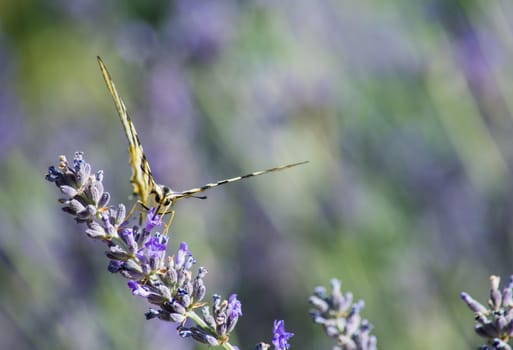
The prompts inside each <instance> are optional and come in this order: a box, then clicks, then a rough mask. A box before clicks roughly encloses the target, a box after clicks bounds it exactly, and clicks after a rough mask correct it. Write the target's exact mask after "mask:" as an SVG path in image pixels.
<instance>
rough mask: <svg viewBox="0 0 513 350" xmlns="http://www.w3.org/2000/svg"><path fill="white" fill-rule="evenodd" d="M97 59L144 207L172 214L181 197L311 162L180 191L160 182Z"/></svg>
mask: <svg viewBox="0 0 513 350" xmlns="http://www.w3.org/2000/svg"><path fill="white" fill-rule="evenodd" d="M97 59H98V64H99V65H100V71H101V73H102V75H103V78H104V80H105V83H106V84H107V88H108V89H109V92H110V94H111V96H112V99H113V100H114V105H115V107H116V111H117V112H118V116H119V118H120V120H121V124H122V126H123V129H124V131H125V134H126V137H127V139H128V154H129V157H130V158H129V164H130V167H131V169H132V174H131V176H130V183H131V184H132V186H133V193H134V195H135V196H137V197H139V203H141V205H142V206H144V207H145V208H146V209H149V208H156V209H155V210H156V211H155V213H156V214H159V215H164V214H167V213H169V212H170V210H171V208H172V207H173V206H174V205H175V203H176V202H177V201H179V200H180V199H182V198H189V197H195V198H206V197H197V196H196V195H197V194H198V193H201V192H204V191H206V190H208V189H210V188H214V187H217V186H220V185H224V184H227V183H231V182H235V181H239V180H242V179H246V178H249V177H253V176H259V175H263V174H267V173H270V172H274V171H279V170H283V169H287V168H291V167H294V166H297V165H301V164H305V163H308V161H304V162H299V163H293V164H287V165H282V166H278V167H274V168H270V169H267V170H262V171H256V172H253V173H249V174H246V175H242V176H237V177H233V178H229V179H224V180H220V181H217V182H213V183H208V184H206V185H203V186H201V187H196V188H192V189H189V190H186V191H181V192H176V191H173V190H172V189H171V188H169V187H168V186H164V185H160V184H158V183H157V182H156V181H155V179H154V177H153V174H152V172H151V169H150V164H149V163H148V159H147V158H146V155H145V154H144V150H143V147H142V144H141V141H140V140H139V136H138V135H137V131H136V130H135V126H134V123H133V122H132V120H131V118H130V116H129V115H128V112H127V109H126V107H125V104H124V102H123V100H122V99H121V97H119V94H118V92H117V90H116V86H115V85H114V81H113V80H112V78H111V76H110V74H109V71H108V70H107V67H106V66H105V64H104V63H103V61H102V60H101V58H100V57H98V58H97Z"/></svg>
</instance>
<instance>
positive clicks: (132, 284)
mask: <svg viewBox="0 0 513 350" xmlns="http://www.w3.org/2000/svg"><path fill="white" fill-rule="evenodd" d="M128 287H129V288H130V289H131V290H132V295H139V296H141V297H143V298H146V297H147V296H149V295H150V292H148V291H147V290H146V289H145V288H143V287H142V286H141V285H140V284H139V283H137V282H136V281H128Z"/></svg>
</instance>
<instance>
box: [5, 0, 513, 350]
mask: <svg viewBox="0 0 513 350" xmlns="http://www.w3.org/2000/svg"><path fill="white" fill-rule="evenodd" d="M97 55H100V56H102V58H103V60H104V61H105V63H106V64H107V66H108V67H109V69H110V71H111V74H112V75H113V78H114V80H115V82H116V84H117V87H118V90H119V92H120V94H121V95H122V96H123V98H124V100H125V102H126V104H127V107H128V109H129V111H130V113H131V115H132V118H133V120H134V123H135V125H136V127H137V129H138V132H139V135H140V137H141V140H142V142H143V144H144V146H145V151H146V153H147V156H148V158H149V160H150V163H151V166H152V169H153V172H154V174H155V176H156V178H157V180H158V181H159V182H161V183H164V184H166V185H169V186H171V187H172V188H174V189H176V190H183V189H186V188H190V187H195V186H197V185H202V184H204V183H206V182H210V181H213V180H218V179H222V178H225V177H231V176H236V175H240V174H243V173H246V172H249V171H253V170H258V169H263V168H267V167H271V166H275V165H278V164H282V163H287V162H294V161H300V160H305V159H307V160H310V164H308V165H306V166H301V167H298V168H294V169H290V170H286V171H284V172H281V173H275V174H271V175H265V176H263V177H259V178H255V179H251V180H248V181H245V182H241V183H237V184H231V185H227V186H223V187H219V188H217V189H215V190H212V191H210V192H209V193H208V197H209V198H208V199H207V200H205V201H200V200H194V199H190V200H187V201H182V202H180V203H179V204H178V205H177V207H176V209H177V214H176V218H175V222H174V225H173V229H172V232H171V238H172V241H171V246H170V249H173V250H174V249H176V247H177V245H178V244H179V242H180V241H182V240H185V241H186V242H187V243H188V244H189V247H190V249H191V250H192V251H193V253H194V254H195V257H196V258H197V260H198V265H203V266H206V267H207V268H208V269H209V274H208V276H207V279H206V283H207V287H208V291H207V294H208V295H209V296H211V295H212V294H214V293H220V294H222V295H223V296H225V297H226V296H228V295H229V294H231V293H234V292H235V293H238V296H239V299H241V300H242V302H243V311H244V316H243V317H242V318H241V320H240V323H239V326H238V332H237V337H236V338H233V340H234V343H236V344H239V345H240V347H241V349H252V346H253V344H255V343H257V342H258V341H262V340H266V341H269V340H270V337H271V328H272V321H273V320H274V319H284V320H285V322H286V328H287V329H288V330H290V331H292V332H295V333H296V336H295V337H294V338H292V340H291V343H292V349H297V350H301V349H330V348H331V340H330V339H328V338H327V337H325V336H324V335H323V333H322V331H321V329H319V328H318V327H316V326H314V325H313V324H311V322H310V319H309V316H308V309H309V306H308V303H307V299H308V296H309V295H310V294H311V292H312V290H313V288H314V287H315V286H317V285H321V284H322V285H328V283H329V280H330V278H332V277H337V278H340V279H341V280H342V281H343V288H344V290H347V289H349V290H351V291H352V292H353V293H354V294H355V297H356V298H363V299H364V300H365V302H366V308H365V310H364V311H363V315H364V317H366V318H368V319H369V320H370V322H371V323H373V324H374V326H375V329H374V334H375V335H376V336H377V337H378V344H379V348H381V349H395V350H401V349H437V348H446V349H469V348H474V347H475V346H477V345H479V344H480V340H479V339H478V338H477V336H475V335H473V330H472V327H473V321H472V314H471V312H470V311H469V310H468V309H467V308H466V306H465V305H464V304H463V303H462V302H461V301H460V300H459V293H460V291H462V290H465V291H467V292H469V293H470V294H471V295H473V296H474V297H475V298H477V299H479V300H481V301H483V302H484V301H486V299H487V295H488V290H489V284H488V276H489V275H490V274H499V275H501V276H502V277H503V280H505V279H506V278H507V276H508V275H509V274H511V273H513V267H512V258H511V256H512V255H511V249H512V233H513V232H512V229H513V221H512V216H511V214H512V212H513V187H512V182H513V181H512V180H513V173H512V171H513V65H512V62H513V3H512V2H511V1H507V0H502V1H499V0H490V1H471V0H467V1H463V0H460V1H446V0H425V1H400V0H394V1H386V2H383V1H379V0H363V1H346V0H339V1H335V0H332V1H330V0H319V1H305V0H282V1H267V0H254V1H236V0H224V1H222V0H219V1H204V0H197V1H193V0H181V1H166V0H152V1H144V0H130V1H121V0H119V1H114V0H109V1H100V0H56V1H42V0H24V1H16V2H15V1H8V0H0V167H1V171H0V223H1V235H0V281H1V282H0V348H2V349H8V348H16V349H111V350H115V349H193V348H198V349H199V348H201V349H203V348H205V346H196V347H195V345H194V344H193V343H192V342H191V341H189V340H183V339H180V338H179V337H178V336H177V335H176V334H175V326H173V325H172V324H170V323H164V322H159V321H157V320H152V321H145V320H144V315H143V314H144V312H145V311H146V309H147V307H148V305H146V304H145V302H144V300H143V299H142V298H137V297H133V296H132V295H131V294H130V290H129V289H128V288H127V286H126V281H125V280H123V279H122V278H120V277H118V276H113V275H111V274H110V273H109V272H107V269H106V266H107V260H106V259H105V257H104V255H103V251H104V248H103V246H102V245H100V244H99V243H97V242H90V241H89V240H88V239H87V238H86V236H85V235H84V234H83V228H82V227H79V226H78V225H76V224H74V222H73V221H72V219H71V218H70V217H69V216H67V215H65V214H64V213H62V212H61V211H60V209H59V205H58V203H57V198H58V191H57V189H56V188H55V186H53V185H52V184H49V183H46V182H45V181H44V179H43V175H44V174H45V171H46V169H47V167H48V166H49V165H51V164H55V163H56V162H57V157H58V156H59V155H60V154H66V155H67V156H68V158H71V157H72V155H73V152H74V151H76V150H81V151H84V152H85V156H86V159H87V160H88V161H89V162H90V163H92V165H93V168H94V169H103V170H104V171H105V181H104V182H105V185H106V188H107V190H108V191H110V192H111V194H112V197H113V202H114V203H118V202H124V203H127V204H129V203H130V199H129V194H130V192H131V186H130V184H129V182H128V178H129V174H130V170H129V167H128V158H127V154H126V146H127V142H126V138H125V136H124V134H123V131H122V129H121V126H120V123H119V120H118V117H117V116H116V114H115V111H114V107H113V104H112V101H111V98H110V96H109V95H108V92H107V89H106V87H105V84H104V82H103V80H102V77H101V75H100V72H99V70H98V66H97V63H96V56H97Z"/></svg>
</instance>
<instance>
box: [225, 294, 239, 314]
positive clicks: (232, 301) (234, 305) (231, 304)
mask: <svg viewBox="0 0 513 350" xmlns="http://www.w3.org/2000/svg"><path fill="white" fill-rule="evenodd" d="M227 314H228V317H232V318H235V317H239V316H242V304H241V302H240V301H239V300H237V294H232V295H230V298H228V311H227Z"/></svg>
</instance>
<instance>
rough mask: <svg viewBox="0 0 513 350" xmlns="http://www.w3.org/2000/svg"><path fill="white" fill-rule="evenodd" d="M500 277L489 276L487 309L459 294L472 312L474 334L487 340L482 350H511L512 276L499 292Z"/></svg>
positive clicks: (466, 295)
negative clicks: (489, 287)
mask: <svg viewBox="0 0 513 350" xmlns="http://www.w3.org/2000/svg"><path fill="white" fill-rule="evenodd" d="M499 284H500V277H497V276H490V285H491V289H490V299H489V300H488V304H487V306H488V308H487V307H485V306H484V305H482V304H481V303H479V302H478V301H476V300H474V299H473V298H472V297H471V296H470V295H468V294H467V293H465V292H462V293H461V294H460V296H461V298H462V299H463V301H464V302H465V304H467V306H468V307H469V308H470V310H472V312H474V319H475V321H476V322H477V324H476V325H475V326H474V330H475V332H476V333H477V334H478V335H479V336H481V337H483V338H485V339H487V343H486V345H484V346H482V347H481V348H482V349H487V350H499V349H501V350H511V346H510V345H508V342H509V341H510V340H511V339H512V337H513V302H512V295H513V276H511V277H510V278H509V282H508V285H507V286H506V287H505V288H504V289H503V290H502V291H500V290H499Z"/></svg>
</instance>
